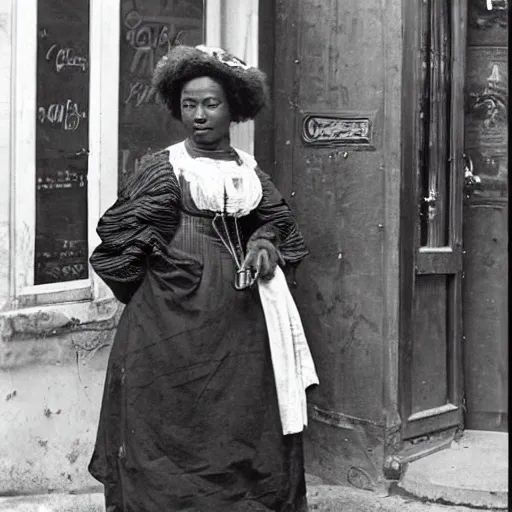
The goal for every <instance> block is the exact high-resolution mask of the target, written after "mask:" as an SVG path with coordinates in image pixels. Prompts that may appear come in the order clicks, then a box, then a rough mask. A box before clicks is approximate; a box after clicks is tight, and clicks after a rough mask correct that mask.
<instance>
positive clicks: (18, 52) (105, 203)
mask: <svg viewBox="0 0 512 512" xmlns="http://www.w3.org/2000/svg"><path fill="white" fill-rule="evenodd" d="M37 2H38V0H18V1H17V2H15V4H14V9H13V38H12V40H13V61H12V74H13V79H12V89H11V98H12V105H13V108H12V110H11V144H12V161H11V178H12V180H11V197H12V204H11V240H12V241H13V255H12V256H13V258H12V263H13V264H12V265H11V269H10V272H11V275H10V280H11V290H12V297H11V300H12V305H13V308H15V309H17V308H23V307H30V306H36V305H43V304H57V303H62V302H80V301H91V300H95V299H102V298H106V297H111V296H112V294H111V292H110V290H109V289H108V288H107V287H106V286H105V284H104V283H103V282H102V281H101V280H100V279H99V278H98V276H96V274H95V273H94V272H93V270H92V268H91V266H90V264H89V277H88V279H83V280H76V281H67V282H58V283H51V284H42V285H34V252H35V226H36V137H35V136H36V122H37V121H36V112H37V105H36V97H37V94H36V91H37V82H36V72H37V5H38V3H37ZM107 4H108V5H107ZM120 5H121V4H120V0H114V1H113V2H102V1H101V0H90V7H89V8H90V28H89V34H90V54H89V66H90V68H89V69H90V76H89V80H90V82H89V161H88V198H87V199H88V205H87V206H88V207H87V210H88V247H89V256H90V255H91V254H92V251H93V250H94V249H95V247H96V246H97V245H98V243H99V238H98V236H97V234H96V226H97V223H98V220H99V218H100V216H101V214H102V212H104V211H105V210H106V209H107V208H108V207H109V206H110V205H111V204H112V203H113V202H114V201H115V199H116V197H117V160H118V154H117V151H118V133H117V124H118V94H119V87H118V83H119V34H120V26H119V12H120ZM27 190H30V191H31V193H27Z"/></svg>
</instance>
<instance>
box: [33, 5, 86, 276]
mask: <svg viewBox="0 0 512 512" xmlns="http://www.w3.org/2000/svg"><path fill="white" fill-rule="evenodd" d="M89 62H90V56H89V5H88V2H87V1H83V0H74V1H68V0H39V2H38V7H37V73H36V83H37V94H36V106H37V112H36V115H37V118H36V157H35V160H36V169H35V171H36V199H35V201H36V212H35V255H34V285H40V284H50V283H59V282H68V281H77V280H83V279H87V278H88V277H89V269H88V261H87V260H88V237H87V171H88V160H89V159H88V153H89V130H88V128H89Z"/></svg>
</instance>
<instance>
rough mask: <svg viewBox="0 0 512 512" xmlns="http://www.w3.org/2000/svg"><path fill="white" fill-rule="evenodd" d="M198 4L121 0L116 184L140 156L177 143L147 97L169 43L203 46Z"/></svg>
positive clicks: (179, 133)
mask: <svg viewBox="0 0 512 512" xmlns="http://www.w3.org/2000/svg"><path fill="white" fill-rule="evenodd" d="M203 3H204V2H203V0H184V1H182V2H162V1H161V0H145V1H141V0H139V1H136V0H121V17H120V25H121V28H120V30H121V38H120V46H119V53H120V80H119V185H120V186H122V185H123V183H124V182H125V179H126V177H127V176H129V175H131V174H132V173H133V172H135V171H136V168H137V165H138V162H139V160H140V158H141V157H142V156H143V155H144V154H145V153H148V152H150V151H155V150H158V149H163V148H165V147H167V146H169V145H171V144H173V143H175V142H178V141H180V140H183V138H184V136H185V135H184V132H183V129H182V127H181V123H179V122H178V121H176V120H174V119H173V118H172V117H171V116H170V115H169V113H168V112H167V111H166V109H165V108H164V107H163V106H162V105H161V104H159V102H158V98H157V97H156V96H155V95H154V94H151V77H152V75H153V70H154V68H155V66H156V64H157V62H158V60H159V59H160V58H161V57H162V56H163V55H165V54H166V53H167V51H168V49H169V47H170V46H171V45H173V44H179V43H182V44H187V45H190V46H195V45H198V44H202V43H203V42H204V7H203Z"/></svg>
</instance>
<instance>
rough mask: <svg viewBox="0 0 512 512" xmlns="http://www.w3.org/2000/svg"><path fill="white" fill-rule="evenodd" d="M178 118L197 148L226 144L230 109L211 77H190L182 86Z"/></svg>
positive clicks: (225, 145)
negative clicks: (179, 116) (179, 117)
mask: <svg viewBox="0 0 512 512" xmlns="http://www.w3.org/2000/svg"><path fill="white" fill-rule="evenodd" d="M181 119H182V121H183V124H184V126H185V128H186V129H187V131H188V133H189V135H190V137H191V139H192V141H193V142H194V143H195V145H196V146H197V147H198V148H202V149H227V148H229V145H230V139H229V127H230V125H231V113H230V111H229V105H228V102H227V99H226V95H225V93H224V89H223V87H222V86H221V85H220V84H219V83H218V82H216V81H215V80H213V79H212V78H210V77H208V76H203V77H200V78H194V79H193V80H190V82H187V83H186V84H185V85H184V86H183V88H182V90H181Z"/></svg>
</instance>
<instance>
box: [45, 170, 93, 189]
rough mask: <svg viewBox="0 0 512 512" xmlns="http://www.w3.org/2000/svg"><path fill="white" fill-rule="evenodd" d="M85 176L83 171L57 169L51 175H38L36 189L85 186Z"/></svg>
mask: <svg viewBox="0 0 512 512" xmlns="http://www.w3.org/2000/svg"><path fill="white" fill-rule="evenodd" d="M86 179H87V178H86V176H85V174H84V173H83V172H76V171H70V170H69V169H66V170H65V171H57V172H56V173H55V174H54V175H52V176H39V177H38V178H37V190H54V189H63V188H73V187H79V188H83V187H85V182H86Z"/></svg>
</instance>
